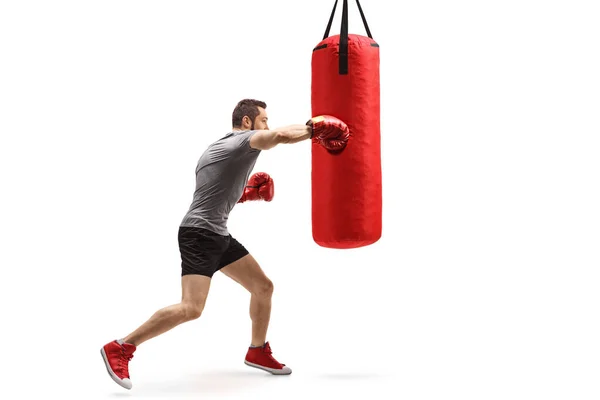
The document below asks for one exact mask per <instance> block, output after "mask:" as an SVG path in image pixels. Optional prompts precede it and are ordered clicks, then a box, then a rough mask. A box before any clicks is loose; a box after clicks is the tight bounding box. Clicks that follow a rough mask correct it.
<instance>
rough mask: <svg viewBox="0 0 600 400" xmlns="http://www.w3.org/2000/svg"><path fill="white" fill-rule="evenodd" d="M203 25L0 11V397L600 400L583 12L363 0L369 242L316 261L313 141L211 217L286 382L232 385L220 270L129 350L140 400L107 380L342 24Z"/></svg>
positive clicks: (190, 13)
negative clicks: (237, 170)
mask: <svg viewBox="0 0 600 400" xmlns="http://www.w3.org/2000/svg"><path fill="white" fill-rule="evenodd" d="M205 3H206V2H201V1H177V2H173V1H162V2H158V1H37V2H34V1H16V0H14V1H3V2H2V3H1V4H2V5H1V6H0V57H1V62H0V132H1V134H2V140H1V145H0V163H1V164H0V167H1V169H0V171H1V172H0V173H1V189H2V195H1V197H0V201H1V207H0V213H1V214H0V216H1V222H0V229H1V231H0V232H1V235H2V237H1V242H0V243H1V250H0V257H1V259H0V266H1V268H2V270H1V271H2V272H1V274H2V275H1V276H2V278H1V279H0V286H1V288H0V289H1V291H0V295H1V296H2V299H1V303H0V304H1V307H2V317H3V318H2V329H1V330H0V334H1V335H2V339H3V341H2V350H1V352H0V354H1V356H0V357H1V359H2V362H1V364H0V365H1V367H0V368H1V369H2V382H3V384H2V389H1V390H3V391H5V392H6V395H0V397H2V398H11V399H16V398H28V399H29V398H36V399H37V398H61V399H70V398H74V399H96V398H99V399H100V398H119V397H123V396H131V397H135V398H164V399H171V398H178V397H181V396H189V397H190V398H235V399H245V398H252V399H275V398H278V399H292V398H293V399H296V398H297V399H306V398H314V399H326V398H331V397H335V398H339V399H346V398H357V399H364V398H367V397H368V398H372V399H438V400H439V399H461V400H465V399H478V400H480V399H486V400H487V399H509V398H510V399H528V400H529V399H578V400H586V399H597V398H598V396H599V395H600V386H599V385H600V341H599V340H598V338H599V337H600V322H599V321H600V313H599V312H598V311H599V308H600V290H599V284H600V279H599V278H600V274H599V272H598V270H599V267H600V254H599V245H600V211H599V210H600V189H599V183H600V182H599V178H600V158H599V156H598V154H599V151H600V140H599V135H600V78H599V77H600V73H599V71H600V56H599V52H598V49H599V48H600V24H598V20H599V17H600V14H599V10H598V9H597V8H596V6H597V4H596V3H597V2H594V1H531V0H519V1H512V0H505V1H496V2H491V1H485V2H484V1H464V0H459V1H453V2H448V1H434V0H430V1H419V2H399V3H398V2H389V1H383V0H379V1H374V0H363V3H362V6H363V9H364V11H365V14H366V16H367V20H368V22H369V25H370V28H371V31H372V33H373V36H374V39H375V40H376V41H377V42H378V43H379V44H380V46H381V47H380V51H381V107H382V108H381V138H382V166H383V189H384V204H383V206H384V221H383V226H384V230H383V237H382V239H381V240H380V241H379V242H377V243H376V244H374V245H372V246H369V247H365V248H361V249H355V250H331V249H324V248H320V247H319V246H317V245H316V244H315V243H314V242H313V241H312V237H311V223H310V209H311V204H310V190H311V187H310V144H309V142H302V143H299V144H296V145H286V146H281V147H278V148H275V149H273V150H270V151H268V152H264V153H263V154H262V155H261V156H260V158H259V160H258V162H257V164H256V169H255V170H256V171H266V172H268V173H270V174H271V175H272V177H273V178H274V179H275V185H276V194H275V199H274V200H273V202H271V203H268V204H267V203H245V204H243V205H240V206H238V207H236V208H235V209H234V211H233V212H232V214H231V218H230V225H229V227H230V230H231V231H232V233H233V234H234V236H236V237H237V238H238V239H239V240H240V241H241V242H242V243H244V244H245V245H246V246H247V247H248V248H249V249H250V251H251V252H252V253H253V254H254V255H255V257H256V258H257V259H258V260H259V262H260V263H261V265H262V266H263V268H264V269H265V271H266V272H267V274H268V275H269V276H270V277H271V279H272V280H273V282H274V284H275V294H274V299H273V312H272V319H271V327H270V330H269V335H268V339H269V340H270V341H271V344H272V346H273V350H274V355H275V356H276V357H277V358H279V359H280V361H282V362H284V363H286V364H288V365H290V366H291V367H292V369H293V370H294V372H293V374H292V375H290V376H287V377H273V376H270V375H268V374H266V373H263V372H262V371H258V370H255V369H251V368H249V367H246V366H245V365H244V364H243V358H244V355H245V352H246V349H247V346H248V345H249V341H250V319H249V316H248V300H249V295H248V294H247V293H246V292H245V291H244V290H243V289H242V288H241V287H240V286H238V285H237V284H235V283H234V282H232V281H230V280H228V279H227V278H226V277H224V276H223V275H218V276H216V277H215V279H214V282H213V285H212V288H211V293H210V296H209V299H208V302H207V305H206V309H205V312H204V314H203V315H202V317H201V318H200V319H198V320H196V321H193V322H190V323H188V324H186V325H182V326H179V327H178V328H176V329H174V330H172V331H170V332H168V333H166V334H164V335H162V336H160V337H158V338H155V339H153V340H151V341H149V342H146V343H145V344H143V345H142V346H140V348H139V349H138V351H137V352H136V354H135V357H134V359H133V360H132V362H131V364H130V371H131V374H132V379H133V384H134V387H133V389H132V390H131V391H126V390H124V389H122V388H121V387H119V386H117V385H116V384H115V383H114V382H113V381H112V380H111V379H110V378H109V376H108V374H107V373H106V370H105V367H104V364H103V362H102V360H101V357H100V352H99V350H100V347H101V346H102V345H103V344H105V343H106V342H108V341H110V340H112V339H115V338H118V337H123V336H125V335H126V334H128V333H129V332H130V331H131V330H133V329H135V328H136V327H137V326H138V325H139V324H141V323H142V322H143V321H145V320H146V319H147V318H148V317H149V316H150V315H151V314H152V313H154V312H155V311H156V310H157V309H159V308H161V307H163V306H166V305H169V304H172V303H174V302H177V301H179V299H180V267H179V265H180V258H179V252H178V248H177V228H178V224H179V222H180V220H181V218H182V217H183V215H184V213H185V212H186V211H187V207H188V206H189V204H190V202H191V198H192V197H191V196H192V192H193V189H194V168H195V165H196V162H197V159H198V157H199V156H200V154H201V153H202V152H203V151H204V149H205V147H206V146H207V145H208V144H209V143H211V142H212V141H214V140H216V139H217V138H219V137H221V136H222V135H223V134H224V133H226V132H227V131H228V129H230V124H231V123H230V118H231V111H232V109H233V107H234V106H235V104H236V102H237V101H238V100H240V99H242V98H245V97H253V98H257V99H261V100H264V101H266V102H267V104H268V108H267V111H268V113H269V117H270V124H271V126H272V127H276V126H282V125H287V124H290V123H304V122H305V121H306V120H307V119H308V117H310V110H311V108H310V81H311V77H310V61H311V54H312V48H313V47H314V46H315V45H317V44H318V42H319V41H320V40H321V39H322V36H323V32H324V30H325V26H326V24H327V20H328V18H329V14H330V11H331V7H332V5H333V1H316V0H311V1H308V0H303V1H297V2H291V1H289V2H282V1H267V0H257V1H236V0H231V1H226V2H225V1H224V2H215V3H212V2H211V3H210V5H203V4H205ZM349 10H350V17H351V20H350V32H351V33H357V34H364V33H365V31H364V28H363V27H362V25H361V23H360V18H359V13H358V10H357V7H356V4H355V2H352V1H351V2H350V8H349ZM340 11H341V7H339V9H338V13H337V14H336V19H335V21H334V26H333V28H332V33H338V32H339V21H340V19H339V18H340V14H341V12H340Z"/></svg>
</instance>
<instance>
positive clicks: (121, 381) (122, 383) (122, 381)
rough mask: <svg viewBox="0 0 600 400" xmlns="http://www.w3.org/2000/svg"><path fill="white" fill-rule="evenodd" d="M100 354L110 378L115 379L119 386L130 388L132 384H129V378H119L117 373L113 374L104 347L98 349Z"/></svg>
mask: <svg viewBox="0 0 600 400" xmlns="http://www.w3.org/2000/svg"><path fill="white" fill-rule="evenodd" d="M100 354H102V359H103V360H104V365H105V366H106V370H107V371H108V375H110V377H111V378H112V380H113V381H115V382H116V383H117V384H119V386H122V387H124V388H125V389H128V390H130V389H131V387H132V386H133V385H132V384H131V381H130V380H129V379H127V378H125V379H121V378H119V377H118V376H117V375H115V373H114V372H113V371H112V369H111V368H110V364H109V363H108V357H107V356H106V352H105V351H104V347H103V348H101V349H100Z"/></svg>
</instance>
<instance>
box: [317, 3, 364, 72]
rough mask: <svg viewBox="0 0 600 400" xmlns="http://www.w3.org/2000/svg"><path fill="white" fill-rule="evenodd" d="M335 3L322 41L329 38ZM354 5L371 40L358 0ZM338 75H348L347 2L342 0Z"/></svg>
mask: <svg viewBox="0 0 600 400" xmlns="http://www.w3.org/2000/svg"><path fill="white" fill-rule="evenodd" d="M337 3H338V0H335V4H334V5H333V10H331V16H330V17H329V22H328V23H327V28H326V29H325V34H324V35H323V40H325V39H327V37H328V36H329V31H330V30H331V24H332V23H333V17H334V15H335V10H336V8H337ZM356 4H357V5H358V11H359V12H360V17H361V18H362V21H363V25H364V26H365V30H366V31H367V35H368V36H369V38H371V39H373V35H371V30H370V29H369V25H368V24H367V19H366V18H365V13H364V12H363V9H362V7H361V6H360V2H359V0H356ZM339 73H340V75H346V74H348V0H344V4H343V6H342V27H341V30H340V65H339Z"/></svg>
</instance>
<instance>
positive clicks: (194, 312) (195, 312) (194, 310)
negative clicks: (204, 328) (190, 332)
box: [182, 302, 204, 321]
mask: <svg viewBox="0 0 600 400" xmlns="http://www.w3.org/2000/svg"><path fill="white" fill-rule="evenodd" d="M182 306H183V318H184V319H185V320H186V321H191V320H194V319H198V318H200V316H201V315H202V311H203V310H204V302H201V303H200V302H196V303H192V302H184V303H183V304H182Z"/></svg>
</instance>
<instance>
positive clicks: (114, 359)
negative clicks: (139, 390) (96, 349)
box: [100, 340, 135, 389]
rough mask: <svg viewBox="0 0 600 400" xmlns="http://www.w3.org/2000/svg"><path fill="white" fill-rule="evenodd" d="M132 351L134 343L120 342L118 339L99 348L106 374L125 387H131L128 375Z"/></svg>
mask: <svg viewBox="0 0 600 400" xmlns="http://www.w3.org/2000/svg"><path fill="white" fill-rule="evenodd" d="M134 351H135V346H134V345H132V344H129V343H121V341H118V340H113V341H112V342H110V343H107V344H105V345H104V346H103V347H102V349H100V353H101V354H102V359H103V360H104V364H106V369H107V370H108V374H109V375H110V377H111V378H112V379H113V380H114V381H115V382H117V383H118V384H119V385H121V386H123V387H124V388H125V389H131V386H132V384H131V380H130V377H129V360H131V359H132V358H133V352H134Z"/></svg>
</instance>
